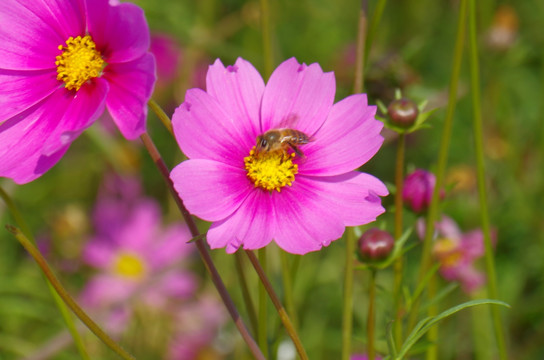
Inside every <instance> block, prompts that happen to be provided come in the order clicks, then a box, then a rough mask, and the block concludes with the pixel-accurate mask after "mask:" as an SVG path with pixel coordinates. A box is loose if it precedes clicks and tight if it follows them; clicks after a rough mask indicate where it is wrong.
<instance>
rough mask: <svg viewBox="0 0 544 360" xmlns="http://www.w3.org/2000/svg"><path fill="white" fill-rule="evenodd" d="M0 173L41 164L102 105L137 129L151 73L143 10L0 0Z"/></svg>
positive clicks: (33, 174) (21, 177)
mask: <svg viewBox="0 0 544 360" xmlns="http://www.w3.org/2000/svg"><path fill="white" fill-rule="evenodd" d="M0 23H1V24H2V26H1V27H0V105H1V106H0V177H9V178H12V179H13V180H14V181H15V182H17V183H20V184H22V183H27V182H29V181H32V180H34V179H36V178H37V177H39V176H41V175H42V174H44V173H45V172H46V171H47V170H49V169H50V168H51V167H52V166H53V165H54V164H55V163H56V162H57V161H58V160H59V159H60V158H61V157H62V156H63V155H64V153H65V152H66V150H67V149H68V147H69V146H70V143H71V142H72V141H73V140H74V139H75V138H77V137H78V136H79V134H80V133H81V132H82V131H83V130H85V129H86V128H87V127H89V126H90V125H92V123H93V122H94V121H95V120H96V119H97V118H98V117H99V116H100V115H101V114H102V112H103V110H104V108H107V109H108V111H109V114H110V115H111V117H112V118H113V120H114V121H115V123H116V125H117V127H118V128H119V130H120V131H121V133H122V134H123V135H124V136H125V137H126V138H127V139H135V138H137V137H138V136H139V135H141V134H142V133H143V132H144V131H145V118H146V111H147V110H146V103H147V101H148V100H149V97H150V95H151V92H152V88H153V84H154V81H155V74H154V73H155V62H154V60H153V56H152V55H151V54H150V53H149V52H148V48H149V30H148V27H147V23H146V21H145V18H144V14H143V11H142V10H141V9H140V8H138V7H137V6H135V5H133V4H129V3H122V4H117V5H111V4H109V3H108V0H50V1H46V2H44V1H36V0H25V1H23V0H2V1H0Z"/></svg>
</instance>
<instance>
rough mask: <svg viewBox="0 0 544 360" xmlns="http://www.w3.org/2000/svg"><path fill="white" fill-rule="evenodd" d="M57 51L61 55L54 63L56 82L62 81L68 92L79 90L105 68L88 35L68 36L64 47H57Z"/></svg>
mask: <svg viewBox="0 0 544 360" xmlns="http://www.w3.org/2000/svg"><path fill="white" fill-rule="evenodd" d="M59 50H62V54H60V55H59V56H57V57H56V61H55V65H57V80H61V81H64V83H65V84H66V85H65V86H66V89H68V90H76V91H77V90H79V88H80V87H81V86H82V85H83V84H84V83H85V82H87V81H88V80H90V79H92V78H95V77H98V76H99V75H100V73H101V72H102V69H103V68H104V66H105V62H104V60H102V57H101V56H100V52H99V51H98V50H96V44H95V43H94V41H93V40H92V38H91V37H90V36H89V35H85V36H84V37H81V36H78V37H76V38H73V37H71V36H70V37H69V38H68V40H66V45H59Z"/></svg>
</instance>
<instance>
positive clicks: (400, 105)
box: [387, 98, 419, 129]
mask: <svg viewBox="0 0 544 360" xmlns="http://www.w3.org/2000/svg"><path fill="white" fill-rule="evenodd" d="M387 113H388V114H389V118H390V119H391V123H392V124H393V125H395V126H398V127H401V128H403V129H407V128H409V127H411V126H412V125H414V123H415V121H416V119H417V116H418V115H419V109H418V108H417V104H416V103H415V102H413V101H412V100H410V99H406V98H402V99H397V100H393V101H392V102H391V104H389V107H388V108H387Z"/></svg>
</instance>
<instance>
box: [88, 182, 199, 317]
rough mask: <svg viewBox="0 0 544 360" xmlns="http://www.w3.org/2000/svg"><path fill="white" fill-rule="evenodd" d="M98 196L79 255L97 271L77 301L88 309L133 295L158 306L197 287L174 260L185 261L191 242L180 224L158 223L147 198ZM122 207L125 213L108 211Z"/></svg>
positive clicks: (192, 278)
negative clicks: (91, 229)
mask: <svg viewBox="0 0 544 360" xmlns="http://www.w3.org/2000/svg"><path fill="white" fill-rule="evenodd" d="M103 195H106V196H107V198H106V199H108V200H109V201H104V200H103V199H100V200H99V202H98V205H97V207H96V210H95V217H94V218H95V221H96V223H95V227H96V229H97V233H96V235H95V237H93V238H92V239H90V241H89V242H88V243H87V245H86V247H85V249H84V252H83V260H84V261H85V263H87V264H89V265H91V266H92V267H94V268H95V269H97V270H98V274H97V275H95V276H94V277H93V278H92V279H91V280H90V281H89V283H88V284H87V286H86V287H85V289H84V290H83V292H82V295H81V298H82V302H83V303H84V304H85V305H87V306H89V307H92V308H97V307H108V306H112V305H116V304H117V305H119V304H122V303H123V302H126V301H128V300H135V299H137V300H138V301H139V302H140V303H145V304H146V305H149V306H154V307H163V306H165V305H166V304H168V303H169V301H170V300H175V299H178V300H179V299H185V298H187V297H189V296H191V295H193V293H194V291H195V289H196V278H195V276H194V275H193V274H192V273H190V272H188V271H186V270H183V268H182V267H180V266H179V265H176V264H179V263H180V262H182V261H186V260H187V258H188V256H189V255H190V254H191V251H192V249H193V246H191V244H188V243H187V241H188V240H190V239H191V235H190V232H189V230H188V228H187V227H186V226H185V225H181V224H176V225H171V226H169V227H167V228H163V227H162V226H161V221H160V212H159V206H158V205H157V204H156V203H155V202H154V201H153V200H150V199H145V198H141V197H138V200H134V199H130V202H129V203H128V204H130V206H131V207H130V208H126V207H123V206H124V205H127V199H126V195H127V194H121V197H120V198H119V199H118V200H117V201H115V200H112V199H113V198H114V197H113V196H112V195H113V194H112V193H109V192H107V191H106V193H105V194H104V193H103ZM123 208H124V209H125V211H126V212H125V214H124V216H118V217H115V218H113V219H114V220H116V221H118V223H114V222H113V221H112V219H109V218H108V217H107V216H98V215H100V214H104V215H106V214H112V213H114V211H115V210H120V209H123Z"/></svg>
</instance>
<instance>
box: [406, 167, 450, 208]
mask: <svg viewBox="0 0 544 360" xmlns="http://www.w3.org/2000/svg"><path fill="white" fill-rule="evenodd" d="M435 184H436V177H435V176H434V174H433V173H431V172H429V171H426V170H423V169H416V170H414V171H413V172H412V173H410V174H409V175H408V176H406V178H405V179H404V186H403V189H402V199H403V201H404V203H405V204H406V206H407V207H408V208H410V209H411V210H412V211H413V212H415V213H423V212H426V211H427V209H428V208H429V205H430V204H431V199H432V197H433V191H434V187H435ZM440 195H441V197H443V196H444V192H443V191H441V194H440Z"/></svg>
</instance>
